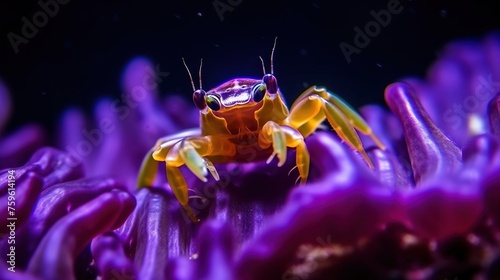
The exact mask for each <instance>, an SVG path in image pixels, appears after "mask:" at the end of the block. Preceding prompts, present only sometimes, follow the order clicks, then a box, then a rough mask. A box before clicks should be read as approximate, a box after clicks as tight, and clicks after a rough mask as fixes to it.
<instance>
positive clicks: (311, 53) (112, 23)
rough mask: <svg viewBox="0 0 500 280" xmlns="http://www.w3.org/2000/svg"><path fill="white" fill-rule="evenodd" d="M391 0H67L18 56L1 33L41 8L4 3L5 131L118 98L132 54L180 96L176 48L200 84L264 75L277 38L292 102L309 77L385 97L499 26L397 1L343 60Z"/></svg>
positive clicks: (454, 10) (487, 9) (367, 97)
mask: <svg viewBox="0 0 500 280" xmlns="http://www.w3.org/2000/svg"><path fill="white" fill-rule="evenodd" d="M17 2H22V4H21V3H17ZM221 2H226V1H225V0H222V1H221ZM233 2H238V1H233ZM388 2H389V1H387V0H384V1H342V2H339V1H327V0H316V1H267V2H265V1H251V0H242V1H241V4H239V5H237V6H235V7H234V9H233V10H232V11H226V12H225V13H224V14H223V17H224V20H223V21H221V20H220V18H219V16H218V14H217V12H216V10H215V8H214V6H213V1H211V0H208V1H194V0H192V1H116V0H112V1H104V0H103V1H82V0H70V1H69V3H68V4H65V5H60V10H59V12H58V13H57V14H56V15H55V16H54V17H53V18H50V19H49V21H48V24H47V25H46V26H44V27H43V28H40V30H39V31H38V33H37V35H36V36H35V37H34V38H33V39H30V40H29V43H28V44H21V45H20V46H19V53H18V54H15V53H14V51H13V48H12V46H11V45H10V43H9V41H8V39H7V34H8V33H9V32H14V33H17V34H21V27H22V24H23V23H22V22H21V18H22V17H23V16H26V17H27V18H29V19H31V18H32V16H33V14H34V13H35V12H37V11H39V10H40V6H39V5H38V4H37V1H8V2H7V3H6V1H3V2H1V3H0V18H1V25H0V26H1V30H0V31H1V33H0V36H1V45H0V46H1V52H0V55H1V57H0V78H2V79H3V80H4V81H5V82H6V83H7V85H8V86H9V88H10V90H11V92H12V94H13V95H14V102H15V103H14V105H15V111H14V115H13V116H12V118H11V121H10V125H9V127H8V129H9V130H11V129H14V128H15V127H17V126H18V125H19V124H21V123H26V122H30V121H38V122H42V123H44V124H45V125H46V126H47V127H48V128H53V127H54V125H55V123H56V121H57V119H58V117H59V116H60V114H61V112H62V110H63V108H65V107H67V106H69V105H77V106H80V107H81V108H83V109H85V110H87V111H91V109H92V104H93V103H94V102H95V101H96V100H97V99H98V97H99V96H102V95H108V96H111V97H118V96H119V95H120V85H119V82H120V74H121V72H122V69H123V67H124V66H125V65H126V63H127V61H129V59H131V58H132V57H134V56H136V55H146V56H148V57H150V58H151V59H152V60H153V61H154V62H155V63H159V64H160V69H161V71H166V72H169V73H170V76H169V77H168V78H166V80H165V81H164V82H163V83H161V85H160V88H161V91H162V94H171V93H179V94H182V95H184V96H185V97H186V98H187V99H190V98H191V93H192V90H191V86H190V84H189V81H188V77H187V75H186V72H185V69H184V66H183V65H182V62H181V57H185V58H186V60H187V61H188V63H189V64H190V66H191V68H192V69H196V67H197V65H198V63H199V59H200V58H203V59H204V68H203V82H204V88H206V89H208V88H212V87H215V86H217V85H218V84H220V83H222V82H224V81H225V80H228V79H230V78H234V77H238V76H253V77H260V76H261V75H262V70H261V65H260V60H259V58H258V56H259V55H261V56H263V58H264V59H265V60H266V62H268V59H269V54H270V51H271V47H272V43H273V40H274V37H276V36H277V37H278V46H277V49H276V54H275V74H276V76H277V78H278V81H279V85H280V88H281V90H282V91H283V92H284V94H285V95H286V96H287V98H288V99H289V102H291V101H292V99H293V98H295V97H297V96H298V95H299V94H300V93H301V92H302V90H304V89H305V86H307V85H312V84H317V85H321V86H326V87H328V88H329V89H330V90H332V91H334V92H336V93H338V94H340V95H341V96H342V97H344V99H346V100H347V101H348V102H350V103H351V104H352V105H353V106H354V107H359V106H362V105H364V104H367V103H383V90H384V88H385V86H386V85H387V84H389V83H391V82H393V81H395V80H397V79H399V78H401V77H404V76H407V75H418V76H423V75H425V70H426V68H427V67H428V66H429V65H430V63H431V62H432V61H433V60H434V59H435V58H436V57H437V55H438V52H439V50H440V48H441V47H442V46H443V45H444V44H445V43H446V42H448V41H450V40H454V39H458V38H464V37H470V38H481V37H482V36H483V35H485V34H486V33H487V32H489V31H491V30H494V29H499V28H500V9H499V8H498V7H496V5H498V4H495V2H498V1H484V2H481V1H475V2H474V4H472V3H468V4H465V3H460V2H457V1H418V0H414V1H406V0H402V1H401V5H402V6H403V7H404V10H403V11H402V12H401V13H400V14H398V15H393V16H392V19H391V22H390V23H389V25H388V26H387V27H384V28H382V30H381V32H380V34H379V35H378V36H376V37H375V38H373V39H372V40H371V42H370V44H369V45H368V46H367V47H366V48H365V49H363V50H362V51H361V53H360V54H359V55H353V56H352V62H351V63H350V64H348V63H347V62H346V59H345V58H344V55H343V54H342V52H341V50H340V48H339V44H340V43H341V42H343V41H345V42H347V43H349V44H353V37H354V35H355V32H354V30H353V28H354V27H355V26H359V27H360V28H364V26H365V24H366V23H367V22H369V21H371V20H373V18H372V16H371V15H370V11H371V10H375V11H379V10H381V9H386V6H387V3H388ZM430 2H431V3H430ZM470 2H472V1H470Z"/></svg>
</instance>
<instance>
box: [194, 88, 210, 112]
mask: <svg viewBox="0 0 500 280" xmlns="http://www.w3.org/2000/svg"><path fill="white" fill-rule="evenodd" d="M205 95H206V92H205V91H204V90H202V89H198V90H196V91H195V92H193V103H194V105H195V106H196V107H198V109H200V110H203V109H205V108H206V107H207V102H206V101H205Z"/></svg>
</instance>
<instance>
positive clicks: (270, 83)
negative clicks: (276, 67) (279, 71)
mask: <svg viewBox="0 0 500 280" xmlns="http://www.w3.org/2000/svg"><path fill="white" fill-rule="evenodd" d="M262 81H263V82H264V83H265V84H266V87H267V91H268V92H269V93H270V94H276V93H277V92H278V80H276V77H275V76H274V75H273V74H266V75H264V78H262Z"/></svg>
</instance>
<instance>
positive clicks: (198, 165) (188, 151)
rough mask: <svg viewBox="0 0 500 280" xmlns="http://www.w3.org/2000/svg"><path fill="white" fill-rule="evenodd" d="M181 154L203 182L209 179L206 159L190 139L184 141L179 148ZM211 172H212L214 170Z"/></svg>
mask: <svg viewBox="0 0 500 280" xmlns="http://www.w3.org/2000/svg"><path fill="white" fill-rule="evenodd" d="M179 155H180V156H181V158H182V159H183V161H184V163H185V164H186V166H187V167H188V168H189V170H191V172H193V174H194V175H196V177H198V178H199V179H200V180H202V181H203V182H206V181H207V177H206V176H207V173H208V172H207V163H206V161H205V159H203V158H202V157H201V156H200V154H198V152H197V151H196V149H195V147H194V146H193V145H192V144H191V143H189V142H188V141H183V142H182V145H181V147H180V150H179ZM212 166H213V165H212ZM214 169H215V168H214ZM210 172H211V173H212V171H210ZM212 175H213V173H212Z"/></svg>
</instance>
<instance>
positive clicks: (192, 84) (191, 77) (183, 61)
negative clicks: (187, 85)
mask: <svg viewBox="0 0 500 280" xmlns="http://www.w3.org/2000/svg"><path fill="white" fill-rule="evenodd" d="M182 63H184V67H186V70H187V71H188V74H189V80H191V86H192V87H193V91H196V88H195V87H194V82H193V76H191V72H190V71H189V68H188V66H187V65H186V61H185V60H184V57H183V58H182Z"/></svg>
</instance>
